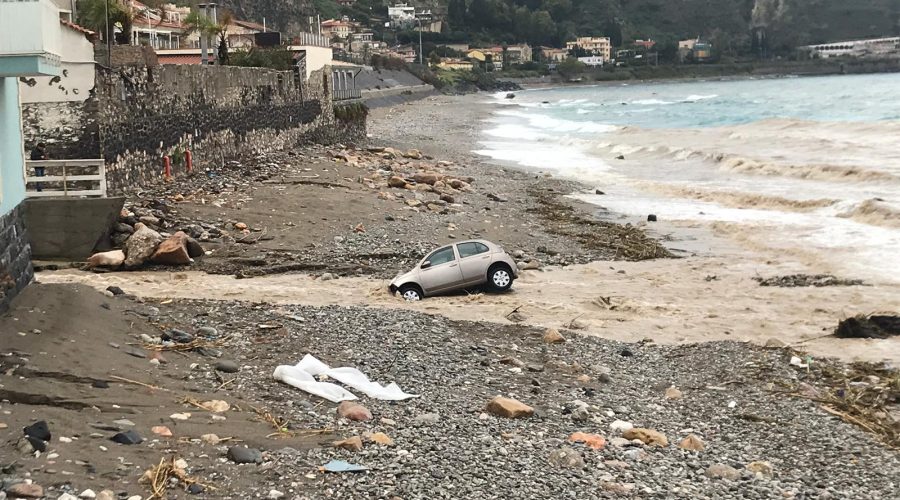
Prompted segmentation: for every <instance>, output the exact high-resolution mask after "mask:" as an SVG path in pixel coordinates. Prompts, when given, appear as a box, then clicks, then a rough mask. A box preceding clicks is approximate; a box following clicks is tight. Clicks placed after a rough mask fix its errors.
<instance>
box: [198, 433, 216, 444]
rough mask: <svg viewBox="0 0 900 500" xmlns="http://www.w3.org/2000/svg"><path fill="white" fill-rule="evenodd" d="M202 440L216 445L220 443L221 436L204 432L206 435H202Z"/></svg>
mask: <svg viewBox="0 0 900 500" xmlns="http://www.w3.org/2000/svg"><path fill="white" fill-rule="evenodd" d="M200 441H203V442H204V443H206V444H211V445H213V446H215V445H217V444H219V442H220V441H221V439H220V438H219V436H217V435H215V434H204V435H202V436H200Z"/></svg>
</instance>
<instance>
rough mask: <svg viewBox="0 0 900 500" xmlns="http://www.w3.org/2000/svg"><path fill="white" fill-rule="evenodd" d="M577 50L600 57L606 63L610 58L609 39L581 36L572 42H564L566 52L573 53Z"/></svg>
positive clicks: (610, 46) (610, 45)
mask: <svg viewBox="0 0 900 500" xmlns="http://www.w3.org/2000/svg"><path fill="white" fill-rule="evenodd" d="M577 49H581V50H583V51H585V52H587V53H588V55H592V56H600V57H602V58H603V59H604V60H606V61H609V60H610V59H611V58H612V44H611V43H610V40H609V37H605V36H601V37H591V36H582V37H578V38H577V39H575V40H574V41H571V42H566V50H568V51H573V50H577Z"/></svg>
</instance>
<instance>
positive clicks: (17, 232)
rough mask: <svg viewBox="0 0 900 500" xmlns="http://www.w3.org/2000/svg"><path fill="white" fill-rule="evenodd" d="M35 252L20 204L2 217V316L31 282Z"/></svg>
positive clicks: (0, 233) (22, 205)
mask: <svg viewBox="0 0 900 500" xmlns="http://www.w3.org/2000/svg"><path fill="white" fill-rule="evenodd" d="M33 277H34V270H33V269H32V267H31V248H30V246H29V244H28V236H27V234H26V233H25V209H24V204H22V203H20V204H19V205H17V206H16V208H14V209H12V210H10V211H9V212H8V213H6V214H4V215H2V216H0V313H3V312H5V311H6V310H7V309H8V308H9V303H10V302H11V301H12V299H13V297H15V296H16V295H17V294H18V293H19V292H21V291H22V289H23V288H25V285H27V284H28V283H30V282H31V280H32V278H33Z"/></svg>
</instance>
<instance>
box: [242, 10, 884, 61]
mask: <svg viewBox="0 0 900 500" xmlns="http://www.w3.org/2000/svg"><path fill="white" fill-rule="evenodd" d="M389 3H391V2H388V1H386V0H358V1H357V2H356V3H355V4H354V5H353V6H340V5H338V3H337V2H336V0H300V1H297V2H294V1H291V0H225V4H226V5H228V6H230V7H232V8H233V9H234V10H235V12H236V13H237V14H238V15H239V16H241V17H244V18H247V19H252V20H254V21H257V22H261V21H262V17H266V19H267V22H268V23H269V24H270V25H272V26H276V27H278V28H279V29H282V30H285V31H287V32H290V31H298V30H304V29H308V26H309V18H308V16H313V15H315V14H320V15H321V16H322V18H323V19H324V18H329V17H336V16H339V15H349V16H351V17H352V18H354V19H357V20H359V21H361V22H363V23H366V24H368V25H369V26H370V27H372V28H373V29H375V30H376V31H381V30H383V29H384V28H383V27H382V26H383V23H382V22H383V20H384V19H385V18H386V15H387V5H388V4H389ZM408 3H411V4H413V5H416V6H417V7H420V8H426V9H431V10H432V11H434V12H435V13H436V14H439V15H440V16H442V17H444V18H445V20H446V21H447V22H446V23H445V24H446V25H447V26H446V27H445V32H444V33H442V34H440V35H438V36H431V37H429V38H431V39H432V41H435V42H439V41H463V40H465V41H472V42H481V43H504V42H505V43H516V42H528V43H530V44H533V45H552V46H560V45H561V44H563V43H564V42H565V40H568V39H571V38H573V37H575V36H576V35H605V36H609V37H611V38H612V39H613V42H614V44H617V45H618V44H619V43H620V42H621V41H623V40H625V41H627V40H632V39H636V38H648V37H650V38H653V39H654V40H657V41H658V42H659V47H660V49H661V51H662V52H666V51H669V52H672V51H674V47H675V43H676V42H677V40H680V39H684V38H689V37H697V36H703V37H704V38H708V39H710V40H712V41H713V43H714V45H715V46H716V47H717V48H718V49H719V50H720V51H721V53H722V54H723V55H733V56H737V55H747V54H758V53H767V54H771V55H775V54H784V53H787V52H789V51H790V49H791V48H792V47H795V46H797V45H803V44H809V43H819V42H825V41H834V40H840V39H848V38H857V37H871V36H883V35H894V34H900V0H853V1H848V0H412V1H410V2H408ZM752 33H757V35H756V36H757V39H758V40H762V42H761V43H762V47H760V46H759V43H756V44H754V43H753V41H752V38H753V35H752ZM396 35H397V34H394V33H390V32H388V33H387V34H386V37H385V38H386V39H388V40H390V39H391V38H392V37H393V36H396ZM399 38H400V40H401V41H403V40H405V39H406V38H408V37H404V36H403V35H402V34H401V35H400V37H399Z"/></svg>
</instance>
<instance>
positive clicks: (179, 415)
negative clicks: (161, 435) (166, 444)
mask: <svg viewBox="0 0 900 500" xmlns="http://www.w3.org/2000/svg"><path fill="white" fill-rule="evenodd" d="M169 418H171V419H172V420H187V419H189V418H191V414H190V413H187V412H184V413H173V414H171V415H169Z"/></svg>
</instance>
